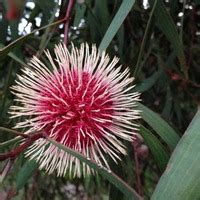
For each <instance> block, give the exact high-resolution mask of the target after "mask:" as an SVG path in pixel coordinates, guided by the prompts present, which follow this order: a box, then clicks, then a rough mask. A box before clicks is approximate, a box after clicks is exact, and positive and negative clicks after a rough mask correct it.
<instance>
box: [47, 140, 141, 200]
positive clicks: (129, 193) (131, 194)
mask: <svg viewBox="0 0 200 200" xmlns="http://www.w3.org/2000/svg"><path fill="white" fill-rule="evenodd" d="M47 140H48V141H49V142H51V143H52V144H54V145H55V146H57V147H58V148H60V149H62V150H63V151H65V152H67V153H69V154H71V155H73V156H74V157H76V158H78V159H79V160H80V161H82V162H84V163H86V164H87V165H89V166H90V167H91V168H93V169H94V170H96V171H98V172H99V174H101V175H102V176H104V178H106V179H107V180H108V181H110V182H111V183H112V184H113V185H115V186H116V187H117V188H118V189H119V190H120V191H121V192H122V193H123V194H124V195H125V196H126V197H127V199H131V200H134V199H135V200H137V199H141V198H140V196H139V195H138V194H137V193H136V192H135V191H134V190H133V189H132V188H131V187H130V186H129V185H128V184H127V183H125V182H124V181H123V180H122V179H120V178H119V177H118V176H117V175H116V174H114V173H113V172H112V171H110V170H108V169H106V168H104V167H101V166H98V165H97V164H96V163H95V162H94V161H92V160H90V159H87V158H86V157H84V156H83V155H81V154H80V153H78V152H76V151H74V150H72V149H70V148H68V147H66V146H64V145H62V144H60V143H58V142H56V141H55V140H53V139H51V138H49V137H47Z"/></svg>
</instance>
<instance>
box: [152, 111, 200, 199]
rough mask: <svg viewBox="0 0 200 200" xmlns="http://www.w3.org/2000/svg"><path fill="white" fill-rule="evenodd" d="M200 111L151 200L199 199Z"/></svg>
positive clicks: (173, 155) (181, 141)
mask: <svg viewBox="0 0 200 200" xmlns="http://www.w3.org/2000/svg"><path fill="white" fill-rule="evenodd" d="M199 141H200V111H198V112H197V114H196V115H195V117H194V119H193V120H192V122H191V123H190V125H189V127H188V128H187V130H186V132H185V134H184V135H183V137H182V139H181V140H180V142H179V144H178V145H177V147H176V149H175V151H174V152H173V154H172V157H171V158H170V161H169V163H168V166H167V169H166V171H165V173H164V174H163V176H162V177H161V179H160V181H159V183H158V185H157V187H156V189H155V191H154V193H153V197H152V200H157V199H162V200H168V199H169V200H172V199H176V200H190V199H191V200H199V199H200V190H199V185H200V178H199V177H200V167H199V166H200V154H199V150H200V142H199Z"/></svg>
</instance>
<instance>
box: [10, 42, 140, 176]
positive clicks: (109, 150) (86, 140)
mask: <svg viewBox="0 0 200 200" xmlns="http://www.w3.org/2000/svg"><path fill="white" fill-rule="evenodd" d="M54 51H55V56H54V57H55V59H54V58H53V56H51V54H50V53H49V51H48V50H47V51H46V52H45V54H46V58H47V59H46V60H48V64H47V63H46V64H45V63H44V62H42V61H41V60H39V59H38V58H37V57H33V58H32V60H31V61H30V63H29V64H28V66H27V67H25V68H24V69H22V74H21V75H18V80H17V81H16V85H15V86H12V91H13V93H14V94H15V95H16V97H17V98H16V99H15V100H16V101H17V102H18V104H16V105H15V106H11V112H10V113H11V115H12V117H21V119H24V120H23V121H21V122H19V123H17V125H16V126H15V128H26V132H25V133H26V134H30V133H32V132H34V131H42V132H43V133H44V134H46V135H48V136H49V137H50V138H52V139H54V140H56V141H57V142H59V143H61V144H63V145H65V146H67V147H69V148H72V149H74V150H76V151H78V152H79V153H81V154H83V155H84V156H86V157H87V158H90V159H92V160H94V161H95V162H96V163H97V164H98V165H101V166H104V167H106V168H109V165H108V161H107V159H106V158H105V157H107V156H110V158H112V159H113V160H114V161H115V162H116V163H117V161H118V160H120V154H124V155H125V154H126V148H125V146H124V144H123V143H122V140H128V141H132V140H133V138H134V133H135V132H136V131H137V128H138V125H137V124H136V123H135V120H136V119H138V118H139V113H140V111H139V110H137V108H136V103H137V101H138V100H139V95H140V94H139V93H137V92H131V89H132V88H133V87H134V85H131V83H132V81H133V80H134V78H130V77H129V69H128V68H126V69H125V70H122V66H119V65H118V62H119V59H118V58H117V57H114V58H113V59H112V60H111V59H110V58H109V56H108V55H107V54H106V53H105V52H102V53H101V52H100V51H99V50H98V49H97V48H96V46H95V45H93V46H92V48H91V49H90V48H89V46H88V45H87V44H82V45H81V47H80V49H77V48H75V47H74V46H73V44H72V50H71V53H70V52H69V51H68V49H67V47H66V46H65V45H64V44H59V45H57V46H56V47H55V50H54ZM49 66H50V67H49ZM26 156H28V157H29V158H30V159H35V160H36V161H37V162H38V163H39V166H40V169H45V170H46V171H47V172H48V173H52V172H53V171H57V174H58V176H64V175H65V174H66V173H69V174H70V175H74V176H81V175H87V174H90V173H91V172H92V170H91V169H90V167H89V166H87V165H85V164H83V163H81V162H80V161H79V160H78V159H77V158H75V157H73V156H71V155H70V154H68V153H66V152H64V151H63V150H61V149H59V148H58V147H57V146H55V145H53V144H52V143H49V142H48V141H47V140H46V139H45V138H40V139H38V140H37V141H35V142H34V143H33V144H32V145H31V146H30V148H29V149H28V150H27V152H26Z"/></svg>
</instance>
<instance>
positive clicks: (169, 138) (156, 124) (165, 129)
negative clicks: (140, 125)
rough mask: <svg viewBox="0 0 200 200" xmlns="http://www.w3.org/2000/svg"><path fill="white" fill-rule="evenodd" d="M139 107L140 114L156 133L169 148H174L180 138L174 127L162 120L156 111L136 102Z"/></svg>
mask: <svg viewBox="0 0 200 200" xmlns="http://www.w3.org/2000/svg"><path fill="white" fill-rule="evenodd" d="M138 107H139V109H140V110H141V111H142V113H141V116H142V118H143V119H144V121H145V122H147V123H148V124H149V125H150V126H151V127H152V128H153V129H154V130H155V131H156V132H157V134H158V135H159V136H160V137H161V138H162V139H163V141H165V142H166V143H167V144H168V146H169V147H170V149H174V148H175V147H176V145H177V143H178V141H179V139H180V137H179V135H178V134H177V133H176V132H175V131H174V129H173V128H172V127H171V126H170V125H169V124H168V123H167V122H166V121H165V120H163V119H162V118H161V117H160V116H159V115H158V114H157V113H155V112H153V111H152V110H150V109H149V108H148V107H146V106H144V105H143V104H141V103H138Z"/></svg>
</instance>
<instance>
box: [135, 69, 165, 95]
mask: <svg viewBox="0 0 200 200" xmlns="http://www.w3.org/2000/svg"><path fill="white" fill-rule="evenodd" d="M162 73H163V72H162V71H161V70H159V71H156V72H154V73H153V75H151V76H150V77H149V78H146V79H144V81H143V82H141V83H140V84H138V85H136V86H135V88H134V89H133V91H137V92H141V93H142V92H145V91H147V90H149V89H150V88H151V87H153V86H154V84H155V83H156V81H157V80H158V78H160V76H161V75H162Z"/></svg>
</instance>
